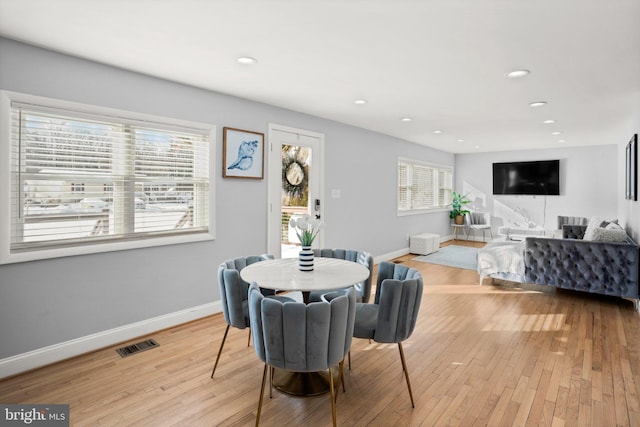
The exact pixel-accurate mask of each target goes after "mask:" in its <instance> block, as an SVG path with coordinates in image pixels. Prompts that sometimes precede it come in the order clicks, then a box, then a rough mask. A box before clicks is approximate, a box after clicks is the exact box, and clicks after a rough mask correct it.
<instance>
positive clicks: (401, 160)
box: [396, 157, 454, 216]
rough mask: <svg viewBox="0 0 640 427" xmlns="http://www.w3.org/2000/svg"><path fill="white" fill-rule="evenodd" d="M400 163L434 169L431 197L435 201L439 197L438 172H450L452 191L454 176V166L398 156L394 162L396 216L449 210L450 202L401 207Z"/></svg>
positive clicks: (451, 188)
mask: <svg viewBox="0 0 640 427" xmlns="http://www.w3.org/2000/svg"><path fill="white" fill-rule="evenodd" d="M402 164H406V165H409V166H411V167H413V166H420V167H428V168H432V169H434V170H435V173H434V177H433V178H434V179H433V188H434V195H433V198H434V200H435V201H436V202H437V200H438V198H439V192H438V190H439V189H440V188H441V187H440V186H439V172H441V171H447V172H449V173H450V177H451V186H450V190H451V191H453V177H454V167H453V166H450V165H442V164H437V163H430V162H424V161H420V160H415V159H409V158H406V157H398V161H397V164H396V174H397V185H396V211H397V215H398V216H407V215H420V214H425V213H433V212H445V211H449V210H450V209H449V206H450V203H449V204H447V205H445V206H433V207H428V208H413V207H408V208H402V207H401V206H400V201H401V197H400V194H401V190H402V188H403V187H402V186H401V176H400V166H401V165H402Z"/></svg>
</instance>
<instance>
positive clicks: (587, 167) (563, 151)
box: [455, 145, 624, 233]
mask: <svg viewBox="0 0 640 427" xmlns="http://www.w3.org/2000/svg"><path fill="white" fill-rule="evenodd" d="M552 159H559V160H560V195H559V196H504V195H496V196H494V195H493V184H492V182H493V181H492V179H493V178H492V163H494V162H510V161H532V160H552ZM621 174H624V169H623V170H622V172H621V171H620V170H619V168H618V146H617V145H599V146H592V147H574V148H558V149H555V150H523V151H505V152H494V153H478V154H459V155H456V172H455V175H456V176H455V181H456V188H457V189H458V190H460V191H462V192H463V193H464V194H469V196H470V198H471V199H472V200H473V203H472V205H473V206H474V207H477V208H478V209H479V210H483V211H488V212H490V213H491V219H492V226H493V229H494V233H495V232H496V231H497V230H498V227H499V226H501V225H509V224H510V223H514V222H522V221H523V218H522V216H521V215H520V214H519V213H518V210H521V212H522V213H524V215H525V216H526V217H528V218H529V219H530V220H531V221H533V222H534V223H535V224H537V225H539V226H542V227H544V228H545V229H547V230H553V229H555V228H556V225H557V216H558V215H568V216H584V217H591V216H600V217H603V218H611V219H613V218H618V198H619V197H620V196H622V197H623V198H624V194H622V193H623V192H624V187H620V186H619V184H620V175H621Z"/></svg>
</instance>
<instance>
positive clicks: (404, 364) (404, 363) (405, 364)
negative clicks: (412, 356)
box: [398, 342, 416, 408]
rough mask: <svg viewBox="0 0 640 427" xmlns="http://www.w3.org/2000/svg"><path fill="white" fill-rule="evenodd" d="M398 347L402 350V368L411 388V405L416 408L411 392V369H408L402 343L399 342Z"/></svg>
mask: <svg viewBox="0 0 640 427" xmlns="http://www.w3.org/2000/svg"><path fill="white" fill-rule="evenodd" d="M398 349H399V350H400V359H401V360H402V369H403V370H404V377H405V379H406V380H407V387H408V388H409V397H410V398H411V407H412V408H415V407H416V405H414V404H413V393H412V392H411V382H410V381H409V371H408V370H407V362H406V361H405V359H404V350H402V343H400V342H399V343H398Z"/></svg>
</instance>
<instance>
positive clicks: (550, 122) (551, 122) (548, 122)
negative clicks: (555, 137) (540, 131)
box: [542, 119, 556, 125]
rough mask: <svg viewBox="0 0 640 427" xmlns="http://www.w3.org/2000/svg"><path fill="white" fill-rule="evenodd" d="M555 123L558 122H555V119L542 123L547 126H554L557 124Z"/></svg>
mask: <svg viewBox="0 0 640 427" xmlns="http://www.w3.org/2000/svg"><path fill="white" fill-rule="evenodd" d="M555 122H556V121H555V120H553V119H549V120H545V121H544V122H542V123H544V124H545V125H551V124H553V123H555Z"/></svg>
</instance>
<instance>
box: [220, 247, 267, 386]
mask: <svg viewBox="0 0 640 427" xmlns="http://www.w3.org/2000/svg"><path fill="white" fill-rule="evenodd" d="M273 258H274V257H273V255H268V254H263V255H250V256H246V257H239V258H233V259H229V260H227V261H225V262H223V263H222V264H220V265H219V266H218V286H219V287H220V301H221V302H222V313H223V315H224V321H225V322H227V328H226V329H225V331H224V336H223V338H222V343H221V344H220V349H219V350H218V356H217V357H216V362H215V364H214V365H213V371H212V372H211V378H213V375H214V374H215V373H216V368H217V367H218V362H219V361H220V354H222V348H223V347H224V343H225V341H226V339H227V333H229V327H231V326H233V327H234V328H238V329H245V328H248V327H250V326H251V324H250V323H249V306H248V300H249V284H248V283H247V282H245V281H244V280H242V278H241V277H240V271H241V270H242V269H243V268H245V267H246V266H248V265H251V264H253V263H255V262H259V261H264V260H267V259H273ZM262 292H263V293H264V294H265V295H272V294H274V293H275V292H274V291H271V290H268V289H263V290H262Z"/></svg>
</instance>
